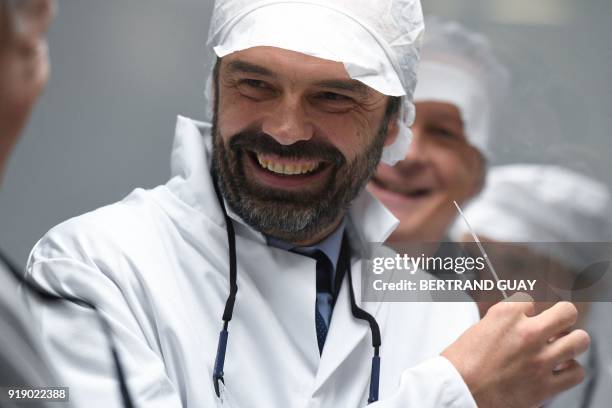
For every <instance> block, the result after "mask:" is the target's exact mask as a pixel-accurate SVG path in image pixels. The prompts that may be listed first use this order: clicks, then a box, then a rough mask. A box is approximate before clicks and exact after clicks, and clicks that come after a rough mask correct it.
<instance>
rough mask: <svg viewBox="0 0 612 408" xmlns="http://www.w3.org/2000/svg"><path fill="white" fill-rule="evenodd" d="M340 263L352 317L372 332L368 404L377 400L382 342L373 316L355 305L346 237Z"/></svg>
mask: <svg viewBox="0 0 612 408" xmlns="http://www.w3.org/2000/svg"><path fill="white" fill-rule="evenodd" d="M340 263H342V264H344V263H346V264H347V265H346V266H344V265H338V267H339V268H340V267H343V269H339V270H340V271H346V273H347V275H348V281H349V294H350V298H351V313H352V314H353V317H354V318H356V319H360V320H365V321H367V322H368V324H369V325H370V333H372V347H374V355H373V356H372V370H371V375H370V394H369V397H368V404H371V403H372V402H376V401H378V393H379V384H380V345H381V344H382V341H381V337H380V328H379V327H378V323H377V322H376V319H375V318H374V316H372V315H371V314H369V313H368V312H366V311H365V310H363V309H361V308H360V307H359V306H357V302H356V301H355V290H354V289H353V274H352V273H351V267H350V256H349V245H348V241H347V239H346V238H344V239H343V240H342V249H341V250H340Z"/></svg>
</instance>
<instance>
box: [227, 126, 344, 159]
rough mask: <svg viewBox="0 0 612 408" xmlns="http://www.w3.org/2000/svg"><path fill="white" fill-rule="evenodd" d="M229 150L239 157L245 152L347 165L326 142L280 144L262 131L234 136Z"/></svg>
mask: <svg viewBox="0 0 612 408" xmlns="http://www.w3.org/2000/svg"><path fill="white" fill-rule="evenodd" d="M229 148H230V149H231V150H232V151H233V152H234V153H235V154H236V155H237V156H239V155H240V153H241V152H242V151H243V150H249V151H251V152H254V153H259V154H272V155H276V156H279V157H282V158H287V159H307V160H319V161H324V162H328V163H331V164H333V165H336V166H337V167H340V166H342V165H344V164H345V163H346V159H345V157H344V155H343V154H342V153H341V152H340V151H339V150H338V149H337V148H336V147H335V146H333V145H332V144H330V143H327V142H324V141H315V140H300V141H298V142H295V143H293V144H290V145H282V144H280V143H278V142H277V141H276V140H275V139H274V138H273V137H272V136H270V135H268V134H267V133H264V132H261V131H244V132H240V133H237V134H236V135H234V136H232V138H231V139H230V141H229Z"/></svg>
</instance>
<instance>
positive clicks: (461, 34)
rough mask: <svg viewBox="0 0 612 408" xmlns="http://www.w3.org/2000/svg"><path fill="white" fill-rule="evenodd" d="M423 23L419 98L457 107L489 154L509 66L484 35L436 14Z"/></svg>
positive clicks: (476, 141)
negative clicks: (499, 57) (501, 60)
mask: <svg viewBox="0 0 612 408" xmlns="http://www.w3.org/2000/svg"><path fill="white" fill-rule="evenodd" d="M425 23H426V31H425V36H424V41H423V47H422V50H421V63H420V66H419V71H418V84H417V88H416V92H415V101H417V102H418V101H436V102H446V103H451V104H453V105H455V106H457V108H458V109H459V112H460V113H461V117H462V119H463V123H464V126H465V131H466V135H467V138H468V140H469V141H470V143H471V144H472V145H474V146H476V147H477V148H479V149H480V150H481V151H482V152H483V153H485V154H487V153H489V151H490V147H491V146H490V143H491V140H490V131H491V124H492V122H493V120H494V116H495V112H496V107H497V106H498V105H499V104H500V103H501V102H503V99H504V97H505V95H506V94H507V88H508V85H509V73H508V70H507V69H506V68H505V67H504V66H503V65H502V64H501V62H500V61H499V60H498V59H497V57H496V56H495V55H494V53H493V50H492V48H491V45H490V43H489V41H488V40H487V39H486V38H485V37H484V36H482V35H481V34H478V33H475V32H472V31H470V30H468V29H466V28H465V27H463V26H461V25H460V24H459V23H456V22H453V21H447V20H444V19H441V18H439V17H436V16H428V17H427V18H426V20H425Z"/></svg>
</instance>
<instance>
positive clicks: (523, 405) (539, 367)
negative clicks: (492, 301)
mask: <svg viewBox="0 0 612 408" xmlns="http://www.w3.org/2000/svg"><path fill="white" fill-rule="evenodd" d="M533 314H534V304H533V302H516V301H514V302H512V301H509V302H508V301H507V302H502V303H498V304H496V305H495V306H493V307H491V308H490V309H489V311H488V313H487V314H486V316H485V317H484V319H483V320H482V321H480V322H479V323H478V324H476V325H474V326H473V327H472V328H470V329H469V330H468V331H466V332H465V333H464V334H463V335H462V336H461V337H460V338H459V339H458V340H457V341H456V342H454V343H453V344H451V345H450V346H449V347H448V348H447V349H446V350H444V352H443V353H442V356H444V357H446V358H447V359H448V360H449V361H450V362H451V363H452V364H453V365H454V366H455V368H456V369H457V370H458V371H459V373H460V374H461V376H462V377H463V379H464V381H465V383H466V384H467V386H468V388H469V389H470V391H471V392H472V395H473V396H474V399H475V400H476V403H477V404H478V406H479V407H480V408H489V407H495V408H506V407H507V408H529V407H538V406H540V404H541V403H542V402H544V401H545V400H547V399H549V398H551V397H553V396H555V395H556V394H558V393H560V392H561V391H564V390H566V389H568V388H571V387H573V386H575V385H577V384H579V383H580V382H582V381H583V380H584V377H585V371H584V369H583V368H582V367H581V366H580V364H578V363H577V362H576V361H575V360H574V359H575V358H576V357H577V356H578V355H580V354H582V353H583V352H585V351H586V350H587V349H588V348H589V344H590V338H589V335H588V334H587V333H586V332H585V331H584V330H574V331H570V330H571V327H572V326H573V325H574V324H575V323H576V319H577V316H578V312H577V310H576V307H574V305H572V304H571V303H569V302H559V303H557V304H555V305H554V306H553V307H551V308H550V309H548V310H545V311H544V312H542V313H541V314H539V315H537V316H533ZM532 316H533V317H532Z"/></svg>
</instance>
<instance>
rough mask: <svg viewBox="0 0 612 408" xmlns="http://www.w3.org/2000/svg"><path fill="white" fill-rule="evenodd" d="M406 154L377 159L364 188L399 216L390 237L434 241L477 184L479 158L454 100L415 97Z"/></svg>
mask: <svg viewBox="0 0 612 408" xmlns="http://www.w3.org/2000/svg"><path fill="white" fill-rule="evenodd" d="M415 105H416V119H415V122H414V125H413V127H412V130H413V133H414V138H413V140H412V144H411V146H410V150H409V151H408V154H407V155H406V158H405V160H403V161H401V162H399V163H398V164H396V165H395V166H393V167H391V166H387V165H384V164H381V165H380V166H379V168H378V170H377V173H376V175H375V176H374V178H373V180H372V182H371V183H370V184H369V186H368V188H369V189H370V191H372V192H373V193H374V194H375V195H376V196H377V197H378V198H379V199H380V200H381V201H382V202H383V203H384V204H385V205H386V206H387V208H389V210H391V212H393V214H394V215H395V216H396V217H397V218H398V219H399V220H400V222H401V224H400V226H399V228H398V229H397V230H396V231H395V232H394V233H393V235H392V237H391V240H392V241H408V240H411V241H413V240H418V241H422V242H428V241H438V240H440V239H442V238H443V235H444V234H445V232H446V230H447V228H448V226H449V224H450V223H451V221H452V220H453V219H454V218H455V215H456V210H455V207H454V205H453V200H457V201H458V202H463V201H465V200H467V199H468V198H471V197H473V196H474V195H475V194H476V193H477V192H478V191H479V190H480V188H481V186H482V181H483V173H484V159H483V157H482V156H481V154H480V153H479V152H478V150H477V149H476V148H474V147H473V146H471V145H470V144H469V143H468V141H467V138H466V135H465V134H464V127H463V122H462V120H461V116H460V113H459V110H458V109H457V107H456V106H454V105H451V104H448V103H442V102H418V103H416V104H415Z"/></svg>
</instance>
